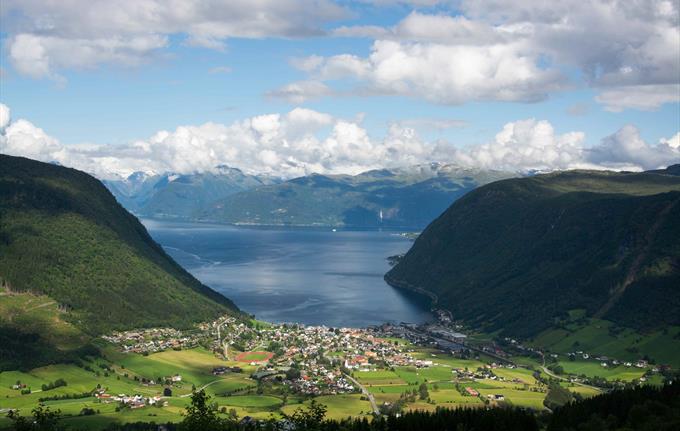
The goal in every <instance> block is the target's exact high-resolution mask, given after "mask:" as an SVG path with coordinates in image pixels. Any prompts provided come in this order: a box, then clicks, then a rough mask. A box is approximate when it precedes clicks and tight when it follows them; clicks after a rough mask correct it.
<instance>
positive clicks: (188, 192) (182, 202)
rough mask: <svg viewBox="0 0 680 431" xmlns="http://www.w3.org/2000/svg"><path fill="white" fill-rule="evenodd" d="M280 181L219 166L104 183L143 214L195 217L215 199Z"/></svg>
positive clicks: (117, 197)
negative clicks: (199, 170) (206, 170)
mask: <svg viewBox="0 0 680 431" xmlns="http://www.w3.org/2000/svg"><path fill="white" fill-rule="evenodd" d="M277 182H280V180H278V179H277V178H275V177H268V176H264V175H247V174H244V173H243V172H242V171H241V170H239V169H235V168H230V167H227V166H218V167H217V168H216V169H215V172H204V173H194V174H185V175H181V174H173V173H165V174H153V173H152V174H148V173H144V172H135V173H133V174H132V175H130V176H129V177H127V178H125V179H122V180H105V181H104V185H106V187H108V189H109V190H110V191H111V192H112V193H113V194H114V196H116V199H118V201H119V202H120V203H121V204H122V205H123V206H124V207H125V208H127V209H128V210H130V211H132V212H134V213H135V214H138V215H140V216H144V217H158V218H179V219H192V218H193V217H194V214H195V213H197V212H198V211H200V210H201V209H203V208H204V207H206V206H207V205H209V204H210V203H212V202H215V201H217V200H220V199H223V198H225V197H227V196H229V195H232V194H234V193H238V192H241V191H244V190H248V189H251V188H254V187H258V186H263V185H269V184H275V183H277Z"/></svg>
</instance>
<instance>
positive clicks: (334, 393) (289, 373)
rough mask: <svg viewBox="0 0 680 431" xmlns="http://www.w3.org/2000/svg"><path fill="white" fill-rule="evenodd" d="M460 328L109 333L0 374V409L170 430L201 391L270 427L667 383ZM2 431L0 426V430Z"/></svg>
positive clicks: (659, 372) (229, 323)
mask: <svg viewBox="0 0 680 431" xmlns="http://www.w3.org/2000/svg"><path fill="white" fill-rule="evenodd" d="M27 301H30V302H31V303H33V302H34V301H33V298H30V299H27ZM462 329H463V328H462V327H460V325H456V324H452V323H450V322H448V321H447V320H446V319H444V320H442V321H440V322H437V323H432V324H426V325H413V324H402V325H393V324H384V325H379V326H374V327H369V328H364V329H359V328H330V327H325V326H305V325H299V324H270V323H266V322H261V321H254V320H253V321H245V322H244V321H240V320H238V319H235V318H234V317H231V316H228V315H227V316H224V317H222V318H220V319H218V320H215V321H212V322H206V323H202V324H199V325H197V326H195V327H193V328H190V329H184V330H178V329H172V328H148V329H136V330H128V331H124V332H113V333H110V334H107V335H104V336H102V337H100V338H98V339H97V340H95V342H94V344H95V345H96V346H97V353H95V354H91V355H85V356H84V357H83V358H82V359H81V360H78V361H75V362H72V363H63V364H57V365H50V366H46V367H39V368H34V369H30V370H26V371H3V372H2V373H0V409H2V411H3V412H7V411H8V409H19V410H20V411H27V410H29V409H30V408H32V406H35V405H36V404H37V403H38V402H41V403H42V404H44V405H45V406H49V407H50V408H52V409H59V410H61V413H62V415H63V417H64V419H63V423H64V424H67V425H68V426H70V427H74V428H79V427H80V428H83V427H87V428H88V429H103V428H104V427H106V426H107V425H108V424H110V423H111V422H118V423H125V422H135V421H146V422H150V421H153V422H156V423H163V422H168V421H170V422H178V421H181V419H182V416H181V413H182V412H183V411H184V408H185V407H186V406H187V405H188V403H189V395H191V393H192V391H194V390H204V391H205V392H206V393H207V394H209V395H210V396H212V400H213V401H214V402H215V403H216V404H217V408H218V411H219V414H220V415H222V416H224V417H229V418H232V419H235V420H243V419H244V418H246V417H252V418H259V419H268V418H270V417H272V416H273V417H281V414H283V413H289V414H290V413H292V412H293V411H294V410H295V409H296V408H298V407H300V406H304V405H308V404H309V403H310V401H311V400H312V399H313V400H316V402H318V403H322V404H324V405H325V406H327V408H328V414H327V416H328V417H329V418H337V419H341V418H344V417H346V416H353V417H367V418H371V417H372V416H373V413H374V412H373V410H377V411H376V413H379V414H388V413H390V412H396V411H402V410H403V411H408V410H434V409H436V408H437V407H447V408H455V407H482V406H494V405H496V406H504V405H505V406H510V405H512V406H517V407H524V408H528V409H532V410H536V411H541V410H544V409H545V408H546V407H545V400H546V398H547V397H548V396H549V393H550V391H551V390H554V389H551V387H552V386H551V385H555V384H556V382H557V384H559V385H560V386H561V387H562V388H564V389H565V390H566V391H568V392H567V393H569V394H571V395H570V396H571V397H575V398H583V397H590V396H593V395H597V394H599V393H602V392H605V391H608V390H610V389H611V388H614V387H618V386H629V385H637V384H641V383H643V384H647V383H649V384H661V383H663V382H664V380H665V379H666V378H667V377H669V378H670V374H668V372H669V371H670V368H668V367H665V366H663V365H659V364H656V363H653V361H651V362H648V361H646V360H643V359H641V358H640V359H638V360H636V361H634V363H627V362H625V361H623V360H622V361H618V360H617V359H614V357H613V356H610V357H609V358H607V359H604V358H602V357H600V356H597V355H596V354H595V353H594V351H592V350H589V349H585V348H584V350H583V351H580V352H579V357H578V358H573V357H571V355H566V354H563V353H558V350H552V349H550V350H543V349H539V348H536V347H531V346H530V345H529V344H526V345H525V344H523V343H521V342H518V341H515V340H510V339H507V340H498V341H488V340H485V335H484V334H476V333H474V332H471V333H467V335H466V334H462V333H460V332H459V331H461V330H462ZM679 330H680V328H674V329H673V332H674V333H676V332H677V331H679ZM587 352H590V355H589V354H588V353H587ZM604 362H607V363H608V364H609V365H607V366H604V365H603V363H604ZM544 364H547V368H546V367H545V366H544ZM60 380H62V381H64V382H65V383H64V384H63V385H61V386H56V385H55V387H54V388H51V387H46V386H45V385H49V384H50V383H53V382H55V381H60ZM362 391H365V392H366V394H369V395H370V396H366V395H365V394H362ZM369 398H370V399H372V400H373V401H374V403H375V405H374V406H372V403H371V402H370V399H369ZM8 424H9V421H8V419H0V427H1V426H3V425H8Z"/></svg>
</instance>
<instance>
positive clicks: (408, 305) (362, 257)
mask: <svg viewBox="0 0 680 431" xmlns="http://www.w3.org/2000/svg"><path fill="white" fill-rule="evenodd" d="M144 224H145V225H146V227H147V229H148V230H149V232H150V233H151V235H152V236H153V237H154V239H155V240H156V241H157V242H159V243H160V244H161V245H163V247H164V248H165V249H166V251H167V252H168V253H169V254H170V255H171V256H172V257H173V258H174V259H175V260H177V261H178V262H179V263H180V264H181V265H182V266H183V267H184V268H186V269H187V270H188V271H189V272H191V273H192V274H193V275H194V276H195V277H196V278H198V279H199V280H201V281H202V282H203V283H205V284H206V285H208V286H210V287H212V288H213V289H215V290H217V291H219V292H221V293H222V294H224V295H225V296H227V297H228V298H230V299H231V300H233V301H234V302H235V303H236V305H238V306H239V308H241V309H242V310H244V311H246V312H248V313H252V314H254V315H255V316H256V317H257V318H258V319H262V320H266V321H269V322H300V323H304V324H308V325H321V324H323V325H328V326H347V327H362V326H367V325H374V324H380V323H383V322H401V321H404V322H417V323H420V322H424V321H427V320H430V319H431V317H432V316H431V315H430V313H429V311H428V308H427V305H426V304H425V303H423V301H422V299H420V298H417V297H413V296H412V295H405V294H404V293H403V292H401V291H398V290H396V289H394V288H392V287H390V286H389V285H387V284H386V283H385V282H384V281H383V275H384V274H385V272H387V271H388V270H389V264H388V263H387V261H386V257H387V256H391V255H395V254H400V253H404V252H406V251H407V250H408V249H409V247H410V246H411V241H409V240H407V239H404V238H402V237H401V236H399V235H396V234H395V233H394V232H376V231H363V232H362V231H338V232H332V231H330V230H310V229H304V230H303V229H258V228H243V227H233V226H221V225H205V224H192V223H175V222H159V221H155V220H144Z"/></svg>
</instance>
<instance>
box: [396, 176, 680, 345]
mask: <svg viewBox="0 0 680 431" xmlns="http://www.w3.org/2000/svg"><path fill="white" fill-rule="evenodd" d="M385 278H386V280H387V281H388V282H389V283H390V284H391V285H393V286H396V287H403V288H407V289H412V290H421V291H423V292H426V293H428V294H430V295H433V296H434V297H436V299H437V302H438V306H439V307H443V308H446V309H448V310H450V311H451V312H452V313H453V316H454V318H456V319H461V320H465V321H466V322H469V323H471V324H473V325H475V326H478V327H481V328H484V329H485V330H486V331H487V332H494V331H497V330H501V331H502V333H503V334H508V335H515V336H520V337H530V336H533V335H536V334H537V333H539V332H540V331H542V330H544V329H547V328H549V327H550V326H551V325H553V324H555V323H556V322H557V321H558V320H560V319H561V318H564V317H565V316H566V315H567V312H568V311H569V310H574V309H582V310H585V312H586V315H587V316H590V317H596V318H602V319H607V320H610V321H613V322H615V323H618V324H621V325H623V326H626V327H632V328H636V329H640V330H653V329H658V328H664V327H666V326H668V325H678V324H680V165H675V166H671V167H669V168H668V169H666V170H658V171H650V172H644V173H629V172H593V171H567V172H560V173H553V174H547V175H536V176H533V177H528V178H519V179H508V180H504V181H498V182H495V183H493V184H488V185H486V186H483V187H480V188H478V189H476V190H474V191H473V192H471V193H468V194H467V195H466V196H464V197H463V198H461V199H459V200H458V201H456V202H455V203H454V204H453V205H452V206H451V207H450V208H449V209H448V210H447V211H446V212H445V213H444V214H442V215H441V216H440V217H439V218H437V219H436V220H435V221H434V222H433V223H432V224H431V225H429V226H428V227H427V229H425V231H424V232H423V233H422V234H421V235H420V237H419V238H418V239H417V240H416V242H415V243H414V245H413V247H412V248H411V249H410V250H409V252H408V253H407V254H406V255H405V256H404V257H403V258H402V259H401V261H400V262H399V263H398V264H397V265H396V266H395V267H394V268H393V269H392V270H391V271H390V272H389V273H388V274H387V275H386V277H385Z"/></svg>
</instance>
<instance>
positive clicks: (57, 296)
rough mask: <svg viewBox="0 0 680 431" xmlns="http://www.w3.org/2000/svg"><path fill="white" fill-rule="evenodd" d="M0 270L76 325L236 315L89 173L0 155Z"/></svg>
mask: <svg viewBox="0 0 680 431" xmlns="http://www.w3.org/2000/svg"><path fill="white" fill-rule="evenodd" d="M0 279H1V280H2V283H0V284H1V285H3V286H5V288H6V290H7V291H8V292H9V293H21V292H26V293H35V294H40V295H47V296H48V297H49V298H50V299H52V300H54V301H56V302H57V303H58V304H59V307H60V309H61V310H62V314H61V318H63V319H65V320H66V321H68V322H70V323H72V324H74V325H76V326H77V327H78V328H80V329H81V330H83V331H84V332H85V333H88V334H91V335H97V334H100V333H103V332H105V331H108V330H111V329H123V328H133V327H144V326H150V325H153V326H161V325H165V324H172V325H174V326H188V325H190V324H192V323H195V322H199V321H204V320H208V319H211V318H214V317H217V316H219V315H222V314H234V315H240V311H239V310H238V308H237V307H236V306H235V305H234V304H233V303H232V302H231V301H230V300H229V299H227V298H225V297H224V296H222V295H221V294H219V293H217V292H215V291H214V290H212V289H210V288H209V287H207V286H205V285H203V284H202V283H201V282H199V281H198V280H197V279H195V278H194V277H193V276H192V275H191V274H189V273H188V272H187V271H185V270H184V269H183V268H182V267H181V266H179V264H177V263H176V262H175V261H174V260H172V258H170V257H169V255H167V253H165V251H164V250H163V248H162V247H161V246H160V245H159V244H157V243H156V242H155V241H154V240H153V239H152V238H151V236H150V235H149V234H148V232H147V231H146V229H145V228H144V226H143V225H142V224H141V223H140V222H139V220H138V219H137V218H136V217H135V216H133V215H132V214H130V213H129V212H127V211H126V210H125V209H124V208H123V207H122V206H121V205H120V204H119V203H118V202H117V201H116V199H115V198H114V196H113V195H112V194H111V193H110V192H109V191H108V190H107V189H106V188H105V187H104V185H103V184H102V183H101V182H99V181H98V180H96V179H95V178H93V177H91V176H90V175H88V174H86V173H84V172H81V171H78V170H75V169H69V168H64V167H59V166H54V165H51V164H46V163H41V162H37V161H33V160H29V159H25V158H20V157H11V156H5V155H0Z"/></svg>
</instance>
